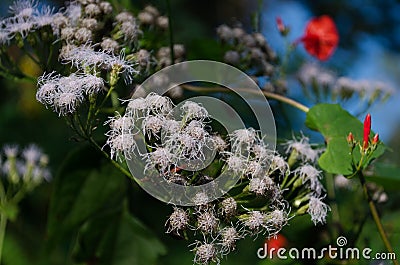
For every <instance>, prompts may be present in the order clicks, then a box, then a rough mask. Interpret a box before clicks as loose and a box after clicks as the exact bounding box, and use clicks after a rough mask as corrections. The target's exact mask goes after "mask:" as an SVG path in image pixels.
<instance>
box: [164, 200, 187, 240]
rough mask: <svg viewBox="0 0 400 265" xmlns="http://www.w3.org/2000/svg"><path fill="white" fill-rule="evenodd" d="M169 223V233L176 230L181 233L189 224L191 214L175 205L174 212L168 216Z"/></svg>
mask: <svg viewBox="0 0 400 265" xmlns="http://www.w3.org/2000/svg"><path fill="white" fill-rule="evenodd" d="M167 224H168V228H167V233H171V232H174V233H176V234H178V235H179V232H181V231H182V230H184V229H185V228H187V227H188V225H189V214H188V213H187V211H185V210H183V209H182V208H178V207H174V212H173V213H172V214H171V215H170V217H169V218H168V220H167V223H166V225H167Z"/></svg>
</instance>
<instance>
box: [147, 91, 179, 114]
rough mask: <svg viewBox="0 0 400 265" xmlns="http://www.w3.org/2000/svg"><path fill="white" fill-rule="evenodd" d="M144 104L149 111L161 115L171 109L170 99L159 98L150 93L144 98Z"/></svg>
mask: <svg viewBox="0 0 400 265" xmlns="http://www.w3.org/2000/svg"><path fill="white" fill-rule="evenodd" d="M146 104H147V108H148V109H149V111H151V112H153V113H154V114H161V115H166V114H168V113H170V112H171V110H172V107H173V103H172V101H171V99H170V98H168V97H163V96H160V95H158V94H156V93H154V92H151V93H149V94H148V95H147V96H146Z"/></svg>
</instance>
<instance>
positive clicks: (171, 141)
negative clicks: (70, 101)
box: [106, 93, 216, 180]
mask: <svg viewBox="0 0 400 265" xmlns="http://www.w3.org/2000/svg"><path fill="white" fill-rule="evenodd" d="M173 107H174V104H173V103H172V101H171V100H170V99H169V98H168V97H162V96H159V95H157V94H155V93H150V94H149V95H147V96H146V98H137V99H132V100H129V103H128V105H127V108H126V111H125V114H124V115H123V116H120V115H117V116H116V117H112V118H110V119H109V121H108V122H106V123H107V124H109V125H110V127H111V130H110V131H108V132H107V134H106V135H107V136H108V140H107V145H108V146H109V147H110V148H111V156H112V157H118V158H119V159H121V158H122V155H123V154H124V153H125V154H128V155H129V154H130V153H131V152H130V151H132V150H133V148H134V147H135V142H134V140H133V137H134V135H135V134H138V133H141V134H142V135H143V137H144V138H145V139H148V140H150V141H153V143H154V144H153V145H152V146H150V147H151V148H152V152H150V153H147V154H143V156H144V157H145V159H146V162H147V163H146V167H145V170H149V169H153V168H155V169H157V170H158V171H159V172H160V174H161V175H163V176H164V177H166V178H167V179H170V180H176V179H173V178H171V177H172V175H170V173H171V170H172V169H174V168H176V167H177V165H178V164H179V162H181V161H187V162H188V163H190V162H191V161H193V160H199V159H200V160H203V159H205V154H204V149H206V148H207V149H211V148H213V146H214V141H215V140H216V138H215V137H212V136H211V135H210V134H209V132H207V130H206V120H207V119H208V112H207V111H206V109H205V108H204V107H202V106H201V105H200V104H198V103H195V102H191V101H186V102H185V103H184V104H183V105H182V106H181V108H180V110H181V115H180V119H178V120H175V119H174V117H173V116H172V108H173ZM127 151H128V152H127Z"/></svg>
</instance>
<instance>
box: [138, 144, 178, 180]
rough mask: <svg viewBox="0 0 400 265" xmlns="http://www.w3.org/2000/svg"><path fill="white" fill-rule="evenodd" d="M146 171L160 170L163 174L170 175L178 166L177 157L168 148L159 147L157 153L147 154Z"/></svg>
mask: <svg viewBox="0 0 400 265" xmlns="http://www.w3.org/2000/svg"><path fill="white" fill-rule="evenodd" d="M145 156H146V166H145V171H147V170H149V169H150V168H152V169H158V170H159V172H160V173H161V174H168V173H169V171H170V170H171V168H173V167H174V165H175V164H176V156H175V155H174V154H173V153H171V152H170V150H168V149H167V148H163V147H158V148H157V149H156V150H155V151H153V152H151V153H148V154H145Z"/></svg>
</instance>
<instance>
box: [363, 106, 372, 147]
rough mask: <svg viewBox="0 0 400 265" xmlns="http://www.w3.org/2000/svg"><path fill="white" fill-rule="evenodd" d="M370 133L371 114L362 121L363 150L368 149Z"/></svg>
mask: <svg viewBox="0 0 400 265" xmlns="http://www.w3.org/2000/svg"><path fill="white" fill-rule="evenodd" d="M370 133H371V114H369V113H368V114H367V116H366V117H365V120H364V138H363V146H362V147H363V150H365V149H367V148H368V144H369V135H370Z"/></svg>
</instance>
